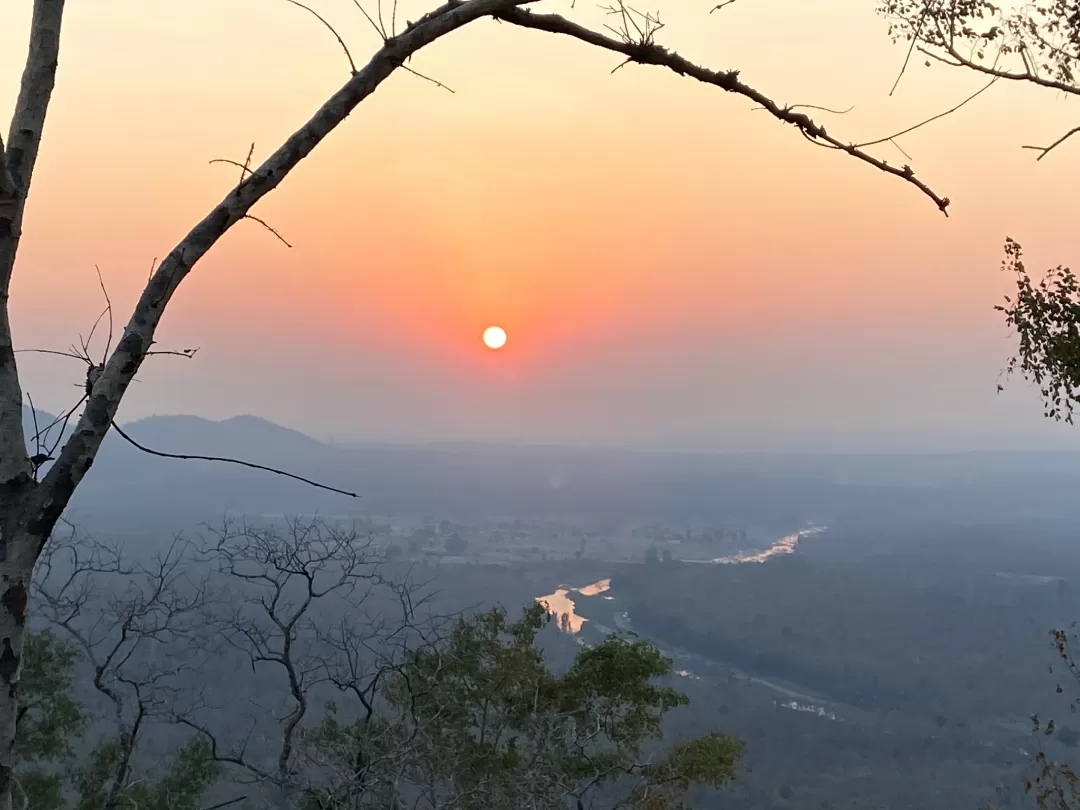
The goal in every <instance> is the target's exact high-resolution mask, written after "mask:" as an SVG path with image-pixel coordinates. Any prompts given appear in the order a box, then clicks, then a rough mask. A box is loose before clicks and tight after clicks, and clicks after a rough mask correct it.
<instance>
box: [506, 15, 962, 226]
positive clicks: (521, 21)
mask: <svg viewBox="0 0 1080 810" xmlns="http://www.w3.org/2000/svg"><path fill="white" fill-rule="evenodd" d="M492 16H494V17H496V18H497V19H500V20H504V21H505V22H509V23H513V24H514V25H519V26H521V27H523V28H532V29H536V30H539V31H547V32H549V33H553V34H562V35H565V36H570V37H573V38H574V39H578V40H581V41H582V42H585V43H588V44H590V45H594V46H596V47H598V48H604V49H605V50H609V51H613V52H615V53H620V54H622V55H624V56H625V57H626V59H627V62H636V63H638V64H643V65H656V66H659V67H666V68H667V69H669V70H671V71H673V72H674V73H677V74H679V75H680V76H689V77H691V78H693V79H696V80H697V81H700V82H702V83H704V84H710V85H713V86H714V87H719V88H720V89H721V90H724V91H725V92H728V93H735V94H736V95H740V96H743V97H744V98H748V99H750V100H751V101H753V102H755V103H756V104H758V105H759V106H760V107H763V108H764V109H765V110H767V111H768V112H769V114H770V115H772V116H773V117H774V118H776V119H778V120H780V121H783V122H785V123H788V124H791V125H793V126H794V127H796V128H797V129H798V130H799V132H801V133H802V134H803V135H804V136H805V137H806V138H807V139H808V140H810V141H811V142H813V143H817V144H819V145H823V146H830V147H832V148H834V149H836V150H839V151H842V152H845V153H847V154H849V155H851V156H852V157H854V158H856V159H857V160H861V161H863V162H864V163H868V164H869V165H871V166H873V167H875V168H876V169H879V170H880V171H883V172H885V173H887V174H891V175H893V176H894V177H899V178H901V179H902V180H905V181H906V182H908V183H911V184H912V185H913V186H915V187H916V188H917V189H919V191H921V192H922V193H923V194H925V195H926V196H927V197H929V198H930V199H931V200H933V201H934V204H935V205H937V207H938V210H940V211H941V212H942V213H943V214H945V215H946V216H948V207H949V199H948V198H947V197H941V196H939V195H938V194H936V193H935V192H934V191H933V190H932V189H931V188H930V187H929V186H928V185H926V184H925V183H924V182H923V181H922V180H920V179H919V178H918V177H916V176H915V174H914V172H913V171H912V170H911V169H910V168H909V167H904V168H898V167H896V166H890V165H889V164H888V163H887V162H885V161H884V160H881V159H880V158H876V157H874V156H872V155H870V154H868V153H866V152H864V151H863V150H862V149H861V148H860V147H858V146H856V145H855V144H851V143H844V142H842V141H840V140H838V139H837V138H834V137H833V136H831V135H829V134H828V133H827V132H826V131H825V128H824V127H822V126H821V125H819V124H817V123H815V122H814V121H813V120H812V119H811V118H810V117H809V116H807V115H805V114H803V113H798V112H794V111H793V110H791V109H789V108H786V107H783V106H781V105H779V104H777V103H776V102H775V101H773V100H772V99H771V98H769V97H768V96H766V95H765V94H763V93H762V92H760V91H758V90H756V89H754V88H753V87H750V86H749V85H747V84H745V83H744V82H743V81H741V80H740V78H739V72H738V71H736V70H729V71H723V72H718V71H714V70H710V69H708V68H703V67H700V66H698V65H695V64H694V63H692V62H690V61H688V60H687V59H684V58H683V57H682V56H680V55H679V54H677V53H675V52H673V51H668V50H667V49H665V48H663V47H661V46H659V45H656V44H654V43H652V42H649V41H645V42H641V41H639V42H627V41H625V39H623V38H622V37H620V38H619V39H613V38H612V37H609V36H607V35H605V34H601V33H598V32H596V31H592V30H590V29H588V28H585V27H583V26H580V25H578V24H577V23H573V22H570V21H569V20H567V19H565V18H564V17H561V16H559V15H557V14H537V13H534V12H532V11H529V10H527V9H520V8H516V7H515V8H511V9H506V10H500V11H498V12H495V13H494V14H493V15H492Z"/></svg>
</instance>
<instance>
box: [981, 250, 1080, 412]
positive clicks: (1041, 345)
mask: <svg viewBox="0 0 1080 810" xmlns="http://www.w3.org/2000/svg"><path fill="white" fill-rule="evenodd" d="M1002 269H1003V270H1005V271H1006V272H1010V273H1012V274H1013V275H1014V276H1015V277H1016V296H1015V298H1012V297H1006V299H1005V301H1006V304H1005V305H1004V306H997V307H995V309H996V310H998V311H999V312H1003V313H1005V322H1006V324H1007V325H1008V326H1010V327H1011V328H1013V329H1014V330H1015V331H1016V334H1017V336H1018V338H1019V342H1020V345H1019V349H1018V350H1017V353H1016V354H1015V355H1014V356H1013V357H1012V358H1010V360H1009V363H1008V366H1007V370H1008V372H1009V373H1013V372H1015V371H1019V372H1020V373H1021V374H1022V375H1023V376H1024V378H1025V379H1028V380H1030V381H1032V382H1034V383H1035V384H1036V385H1038V386H1039V389H1040V391H1041V392H1042V396H1043V399H1044V402H1045V408H1044V411H1045V415H1046V416H1047V417H1048V418H1050V419H1056V420H1062V419H1063V420H1064V421H1066V422H1068V423H1070V424H1071V423H1072V421H1073V407H1074V405H1075V404H1076V402H1077V401H1078V399H1080V295H1078V293H1080V285H1078V283H1077V279H1076V275H1075V274H1074V273H1073V272H1072V270H1070V269H1068V268H1067V267H1061V266H1060V265H1059V266H1058V267H1055V268H1054V269H1052V270H1050V271H1049V272H1048V273H1047V274H1046V275H1045V276H1044V277H1043V278H1042V279H1041V280H1039V281H1038V282H1037V283H1036V282H1034V281H1032V279H1031V276H1030V275H1029V274H1028V272H1027V270H1026V268H1025V267H1024V261H1023V252H1022V250H1021V247H1020V245H1019V243H1017V242H1015V241H1013V240H1012V239H1007V240H1006V241H1005V259H1004V261H1003V262H1002Z"/></svg>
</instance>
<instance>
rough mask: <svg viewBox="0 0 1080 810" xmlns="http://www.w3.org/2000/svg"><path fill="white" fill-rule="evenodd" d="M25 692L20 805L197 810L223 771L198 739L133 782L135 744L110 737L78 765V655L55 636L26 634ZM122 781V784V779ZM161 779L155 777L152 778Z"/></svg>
mask: <svg viewBox="0 0 1080 810" xmlns="http://www.w3.org/2000/svg"><path fill="white" fill-rule="evenodd" d="M24 650H25V652H24V659H23V671H22V678H21V685H22V690H23V692H22V693H23V696H24V701H25V702H24V703H23V708H24V711H23V712H22V713H21V715H20V718H19V725H18V729H17V733H16V737H15V748H16V750H17V752H18V754H19V763H20V765H19V767H18V768H17V769H16V788H15V795H14V798H15V806H16V807H19V806H20V802H21V804H22V806H23V807H26V808H33V810H104V808H112V807H136V808H139V810H195V809H196V808H197V807H199V799H200V797H201V796H202V794H203V793H204V792H205V790H206V789H207V788H208V787H209V786H210V785H211V784H212V783H213V782H215V781H216V780H217V778H218V776H219V773H220V768H219V766H218V765H217V763H215V762H214V761H213V760H212V759H211V758H210V752H209V748H208V746H207V744H206V743H205V742H204V741H203V740H202V739H201V738H199V737H193V738H192V739H191V740H190V741H189V742H188V744H187V745H185V746H184V747H183V748H181V749H180V751H178V752H177V753H176V754H175V756H174V757H173V758H172V761H171V764H170V765H169V767H168V768H167V769H166V770H165V772H164V773H163V774H160V775H158V774H153V775H150V774H140V776H139V778H135V777H134V775H133V768H132V763H131V759H132V757H133V755H134V751H135V745H136V740H134V739H132V738H131V737H129V736H128V734H129V733H130V732H128V733H125V732H120V733H114V734H111V735H106V736H105V737H104V738H102V739H99V740H97V741H96V744H94V745H93V746H92V747H91V749H90V752H89V754H88V755H87V756H86V758H85V761H83V762H79V763H77V762H76V751H75V748H76V744H77V743H84V742H86V740H85V733H86V731H87V720H88V716H87V713H86V711H85V709H84V708H83V707H82V706H81V705H80V704H79V703H78V702H77V701H76V700H75V699H74V698H73V697H72V695H71V690H72V686H73V679H74V673H75V668H76V665H77V664H78V662H79V654H78V652H77V650H76V649H75V648H74V647H73V646H72V645H70V644H68V643H66V642H63V641H61V640H60V639H58V638H57V637H56V636H55V634H54V633H53V632H52V631H50V630H45V631H43V632H40V633H29V634H27V638H26V644H25V647H24ZM118 774H121V775H122V776H121V781H122V783H121V784H118V783H117V775H118ZM155 777H156V778H155Z"/></svg>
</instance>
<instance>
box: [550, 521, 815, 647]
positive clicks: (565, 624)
mask: <svg viewBox="0 0 1080 810" xmlns="http://www.w3.org/2000/svg"><path fill="white" fill-rule="evenodd" d="M823 531H825V527H824V526H814V527H811V528H809V529H802V530H800V531H797V532H795V533H794V534H789V535H785V536H784V537H781V538H780V539H779V540H777V541H776V542H775V543H773V544H772V545H771V546H769V547H768V548H766V549H763V550H761V551H750V552H740V553H738V554H732V555H730V556H727V557H714V558H713V559H711V560H681V562H684V563H694V564H699V565H741V564H744V563H763V562H766V561H767V560H771V559H772V558H773V557H780V556H783V555H786V554H793V553H795V549H796V548H798V546H799V541H801V540H803V539H804V538H806V537H809V536H811V535H814V534H820V533H821V532H823ZM610 590H611V579H610V578H608V579H600V580H597V581H596V582H593V583H591V584H589V585H585V586H584V587H581V588H574V587H571V586H569V585H563V586H561V587H559V588H557V589H556V590H555V592H554V593H549V594H547V595H545V596H538V597H536V601H537V602H539V603H540V604H542V605H543V606H544V607H545V608H546V609H547V611H548V613H550V614H551V615H553V616H554V617H555V618H556V620H557V621H558V622H559V626H560V627H562V628H563V629H564V630H566V631H567V632H569V633H580V632H581V630H582V628H583V627H584V626H585V623H586V622H587V621H589V620H588V619H586V618H585V617H584V616H581V615H579V614H578V613H577V611H576V607H577V603H576V602H575V601H574V599H573V597H572V596H571V594H572V593H576V594H579V595H581V596H600V595H604V598H605V599H608V600H610V599H613V598H614V597H612V596H611V595H610V594H609V591H610Z"/></svg>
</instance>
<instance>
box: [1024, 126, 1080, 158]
mask: <svg viewBox="0 0 1080 810" xmlns="http://www.w3.org/2000/svg"><path fill="white" fill-rule="evenodd" d="M1077 133H1080V127H1073V128H1072V129H1070V130H1069V131H1068V132H1066V133H1065V134H1064V135H1062V136H1061V137H1060V138H1058V139H1057V140H1056V141H1054V142H1053V143H1052V144H1050V145H1049V146H1021V147H1020V148H1021V149H1035V150H1037V151H1038V152H1041V153H1042V154H1040V155H1039V156H1038V157H1037V158H1035V160H1042V159H1043V158H1044V157H1046V156H1047V155H1048V154H1050V152H1052V151H1053V150H1054V149H1056V148H1057V147H1059V146H1061V144H1063V143H1065V141H1067V140H1069V138H1071V137H1072V136H1073V135H1076V134H1077Z"/></svg>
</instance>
